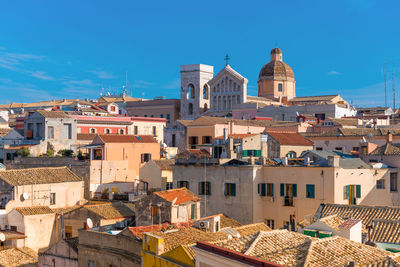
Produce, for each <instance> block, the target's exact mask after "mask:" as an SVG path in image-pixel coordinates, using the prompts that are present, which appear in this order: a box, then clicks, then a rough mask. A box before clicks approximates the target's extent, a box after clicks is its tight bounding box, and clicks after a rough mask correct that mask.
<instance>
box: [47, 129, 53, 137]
mask: <svg viewBox="0 0 400 267" xmlns="http://www.w3.org/2000/svg"><path fill="white" fill-rule="evenodd" d="M47 138H48V139H54V127H53V126H49V127H47Z"/></svg>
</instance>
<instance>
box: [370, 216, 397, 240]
mask: <svg viewBox="0 0 400 267" xmlns="http://www.w3.org/2000/svg"><path fill="white" fill-rule="evenodd" d="M371 241H372V242H380V243H392V244H400V221H398V220H373V221H372V234H371Z"/></svg>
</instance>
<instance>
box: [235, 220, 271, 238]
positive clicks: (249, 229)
mask: <svg viewBox="0 0 400 267" xmlns="http://www.w3.org/2000/svg"><path fill="white" fill-rule="evenodd" d="M235 230H236V231H237V232H238V233H239V234H240V235H241V236H245V235H249V234H251V233H255V232H259V231H271V228H269V227H268V226H267V225H266V224H265V223H263V222H260V223H253V224H246V225H242V226H239V227H235Z"/></svg>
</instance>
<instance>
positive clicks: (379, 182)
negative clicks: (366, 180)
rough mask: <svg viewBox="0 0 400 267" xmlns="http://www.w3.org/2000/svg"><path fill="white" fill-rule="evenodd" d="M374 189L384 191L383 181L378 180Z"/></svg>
mask: <svg viewBox="0 0 400 267" xmlns="http://www.w3.org/2000/svg"><path fill="white" fill-rule="evenodd" d="M376 189H385V179H379V180H377V181H376Z"/></svg>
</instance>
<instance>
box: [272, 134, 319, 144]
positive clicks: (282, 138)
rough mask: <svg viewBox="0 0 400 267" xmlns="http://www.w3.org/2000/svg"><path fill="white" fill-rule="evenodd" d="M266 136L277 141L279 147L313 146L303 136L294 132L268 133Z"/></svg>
mask: <svg viewBox="0 0 400 267" xmlns="http://www.w3.org/2000/svg"><path fill="white" fill-rule="evenodd" d="M267 133H268V135H270V136H271V137H272V138H274V139H275V140H276V141H278V142H279V143H280V144H281V145H287V146H313V145H314V143H313V142H311V141H310V140H308V139H306V138H305V137H304V136H302V135H300V134H298V133H294V132H273V131H268V132H267Z"/></svg>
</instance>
